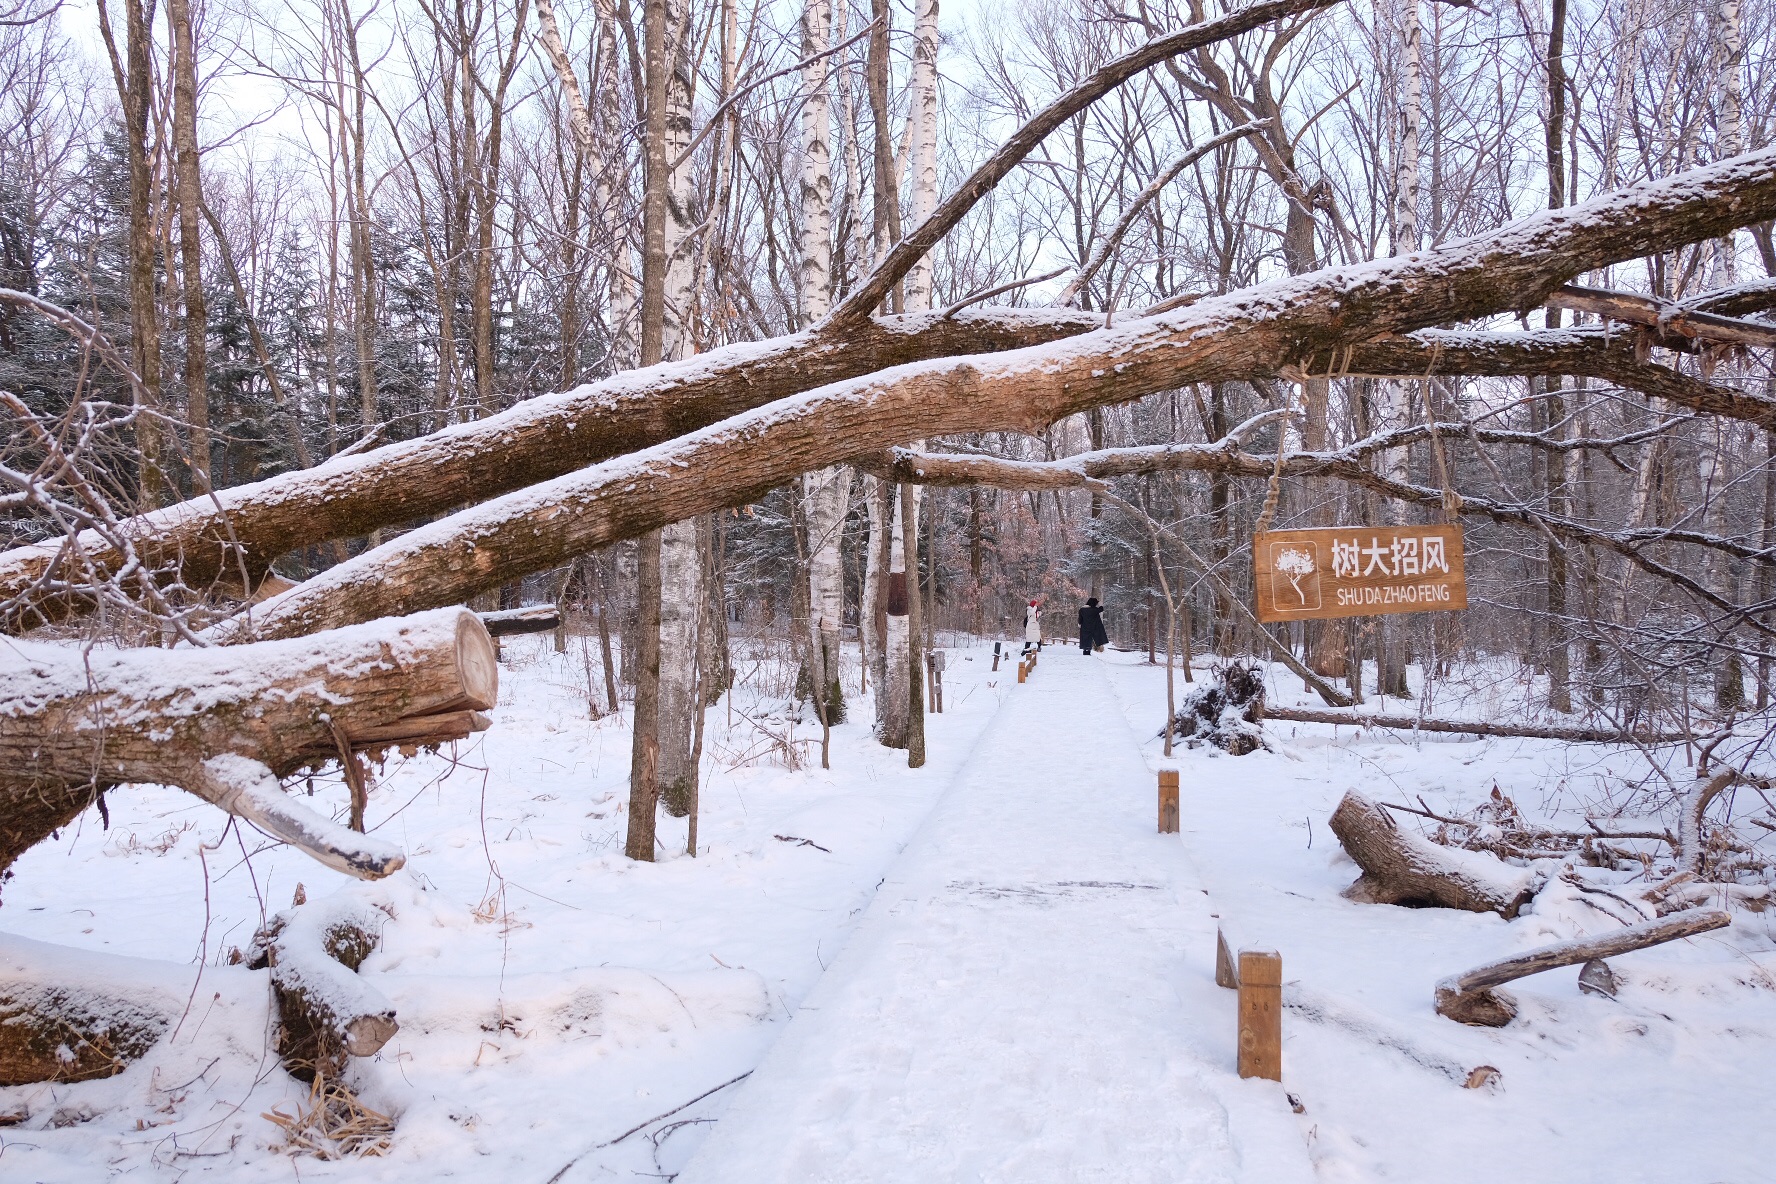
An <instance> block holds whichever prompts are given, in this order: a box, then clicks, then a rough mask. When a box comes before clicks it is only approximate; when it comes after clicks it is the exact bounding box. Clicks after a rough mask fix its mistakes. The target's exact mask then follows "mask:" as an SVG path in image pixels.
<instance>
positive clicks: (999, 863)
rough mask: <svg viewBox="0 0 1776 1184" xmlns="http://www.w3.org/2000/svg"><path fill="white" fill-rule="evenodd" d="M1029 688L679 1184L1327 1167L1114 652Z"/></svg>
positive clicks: (1293, 1172)
mask: <svg viewBox="0 0 1776 1184" xmlns="http://www.w3.org/2000/svg"><path fill="white" fill-rule="evenodd" d="M1011 692H1012V693H1011V698H1010V699H1009V701H1008V702H1007V703H1006V705H1005V706H1004V707H1003V708H1001V710H1000V712H999V714H998V716H997V717H996V718H995V719H994V720H993V722H992V723H991V724H990V725H989V726H988V728H987V730H986V732H985V733H984V734H983V736H982V738H981V741H980V743H979V744H978V746H977V747H976V748H975V750H974V752H973V754H972V755H971V756H970V758H969V759H968V761H967V762H966V764H965V765H964V766H963V767H962V769H961V770H960V772H959V773H958V774H957V777H956V780H955V781H954V782H953V783H952V786H951V788H950V790H949V791H948V793H947V794H946V795H945V797H944V798H943V799H942V800H941V801H940V802H939V804H938V805H937V807H936V809H935V810H934V811H933V813H932V815H931V816H930V817H929V818H928V819H927V820H926V822H925V824H924V826H923V827H922V828H921V830H920V831H919V833H918V835H917V837H916V838H915V839H914V840H913V842H912V843H911V844H910V845H909V846H908V848H907V850H906V852H905V853H904V854H903V855H902V856H901V858H900V859H899V860H898V861H897V862H896V863H895V864H894V865H893V867H892V868H891V869H890V871H889V872H888V874H887V877H886V879H885V880H884V882H883V884H882V886H881V887H880V889H879V890H878V891H877V893H876V897H875V900H874V902H873V903H872V904H871V906H870V909H869V911H868V913H867V914H866V915H865V916H864V918H863V920H862V922H861V923H860V925H859V927H858V930H857V932H856V934H855V935H854V936H853V937H852V939H851V941H850V942H849V944H848V945H847V946H846V948H845V949H844V951H843V952H842V953H841V954H840V956H839V957H838V958H837V959H836V960H835V961H834V962H833V964H832V966H831V968H830V969H829V970H828V972H827V973H826V975H825V976H824V977H823V978H822V979H821V981H820V982H819V983H818V984H817V985H816V986H815V988H814V990H813V991H812V992H811V993H810V994H809V995H808V997H807V998H806V999H805V1000H804V1001H803V1003H802V1005H801V1007H800V1008H799V1010H798V1011H797V1012H796V1015H795V1018H794V1019H793V1020H792V1021H791V1023H790V1024H789V1026H788V1029H787V1030H786V1031H785V1033H784V1034H783V1037H782V1039H781V1040H780V1041H779V1042H778V1043H777V1045H776V1046H775V1047H773V1049H772V1050H771V1052H770V1053H769V1054H768V1055H767V1056H766V1058H765V1060H764V1062H763V1063H762V1064H761V1065H760V1067H759V1068H758V1070H757V1071H756V1072H755V1073H754V1074H753V1075H752V1077H751V1079H750V1080H748V1081H747V1082H746V1083H745V1084H744V1086H742V1087H741V1089H740V1090H739V1092H738V1093H737V1095H736V1097H735V1099H734V1101H733V1104H732V1106H731V1107H730V1109H729V1110H728V1112H727V1113H726V1114H725V1115H724V1116H723V1117H722V1119H721V1121H720V1122H719V1124H718V1125H717V1126H716V1128H715V1130H714V1131H713V1133H712V1134H711V1135H710V1137H709V1138H708V1140H707V1141H706V1142H705V1143H704V1145H703V1147H702V1148H701V1150H700V1151H699V1152H698V1154H697V1155H696V1156H695V1157H694V1158H693V1159H692V1161H691V1163H690V1164H689V1166H688V1167H687V1168H686V1169H685V1171H684V1172H683V1173H682V1174H681V1175H680V1176H679V1177H678V1179H679V1182H680V1184H716V1182H718V1181H719V1182H722V1184H734V1182H738V1181H744V1182H746V1184H776V1182H779V1181H782V1182H789V1181H812V1180H819V1181H823V1182H835V1184H836V1182H852V1181H882V1182H884V1184H886V1182H889V1181H913V1180H931V1181H937V1180H947V1181H969V1182H973V1181H981V1182H996V1181H1005V1182H1006V1184H1011V1182H1014V1181H1015V1182H1017V1184H1035V1182H1038V1181H1069V1182H1081V1181H1099V1180H1103V1181H1117V1182H1119V1184H1123V1182H1126V1184H1137V1182H1142V1181H1155V1182H1158V1181H1167V1182H1172V1181H1180V1180H1189V1181H1200V1182H1205V1184H1206V1182H1211V1181H1235V1180H1238V1181H1241V1182H1242V1184H1268V1182H1270V1181H1295V1180H1302V1181H1305V1180H1310V1179H1312V1170H1311V1168H1310V1166H1309V1163H1308V1159H1307V1154H1306V1148H1305V1145H1304V1143H1303V1141H1302V1138H1301V1135H1300V1133H1299V1131H1298V1130H1297V1129H1295V1123H1294V1121H1293V1119H1292V1116H1291V1115H1290V1114H1289V1112H1288V1109H1287V1105H1286V1102H1285V1099H1284V1096H1283V1093H1282V1090H1281V1088H1280V1087H1279V1086H1276V1085H1274V1084H1272V1083H1268V1082H1257V1081H1240V1080H1239V1079H1238V1078H1236V1077H1235V1076H1234V1074H1233V1071H1232V1066H1233V1045H1234V998H1233V993H1232V992H1229V991H1218V990H1217V989H1216V988H1215V986H1214V985H1213V982H1212V962H1213V953H1214V941H1215V924H1216V922H1215V919H1214V917H1213V915H1212V909H1213V906H1212V904H1211V902H1210V899H1209V897H1208V895H1207V894H1206V892H1205V891H1204V889H1203V887H1202V885H1201V880H1200V877H1199V876H1198V875H1197V873H1196V871H1195V869H1194V868H1193V866H1192V865H1191V863H1190V861H1189V859H1188V857H1187V856H1186V855H1185V852H1184V848H1183V846H1182V845H1181V844H1180V843H1179V841H1178V838H1177V836H1173V835H1165V836H1162V835H1158V834H1156V833H1155V832H1156V820H1155V812H1156V804H1155V798H1156V790H1155V787H1154V777H1153V774H1152V772H1151V771H1150V770H1149V769H1148V766H1147V764H1146V762H1145V761H1144V760H1143V759H1142V756H1141V754H1140V749H1139V745H1138V743H1137V741H1136V739H1135V737H1134V735H1133V734H1132V732H1131V730H1130V728H1129V725H1128V724H1127V722H1126V721H1125V719H1124V717H1123V714H1122V711H1121V709H1120V707H1119V706H1118V703H1117V700H1116V697H1115V695H1114V694H1113V692H1112V690H1111V687H1110V683H1109V679H1108V678H1107V677H1106V674H1105V672H1104V669H1103V667H1102V665H1101V663H1100V662H1099V661H1098V660H1097V659H1095V658H1094V659H1087V658H1084V657H1082V656H1081V655H1079V654H1078V653H1077V652H1073V651H1069V650H1061V649H1055V648H1051V649H1049V650H1048V651H1046V652H1045V653H1044V655H1043V657H1042V659H1041V662H1040V667H1039V669H1038V670H1037V671H1036V673H1035V674H1034V675H1033V676H1032V679H1031V681H1030V682H1029V683H1027V684H1025V685H1023V686H1013V687H1012V688H1011Z"/></svg>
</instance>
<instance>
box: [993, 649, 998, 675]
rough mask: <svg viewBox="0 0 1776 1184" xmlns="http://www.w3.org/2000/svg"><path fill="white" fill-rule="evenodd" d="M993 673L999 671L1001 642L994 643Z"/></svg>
mask: <svg viewBox="0 0 1776 1184" xmlns="http://www.w3.org/2000/svg"><path fill="white" fill-rule="evenodd" d="M993 673H994V674H997V673H999V643H998V642H996V641H995V642H994V643H993Z"/></svg>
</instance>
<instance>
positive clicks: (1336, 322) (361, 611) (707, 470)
mask: <svg viewBox="0 0 1776 1184" xmlns="http://www.w3.org/2000/svg"><path fill="white" fill-rule="evenodd" d="M1769 216H1776V149H1767V150H1764V151H1762V152H1755V153H1748V154H1746V155H1743V156H1738V157H1734V158H1732V159H1731V160H1726V161H1721V162H1719V163H1718V164H1713V165H1709V166H1706V167H1704V168H1700V169H1695V170H1692V171H1690V172H1687V173H1681V174H1678V175H1676V176H1672V177H1667V178H1663V179H1661V180H1658V181H1650V182H1645V183H1642V184H1640V185H1636V186H1632V187H1629V188H1627V189H1623V190H1619V191H1617V192H1614V193H1608V194H1603V195H1600V196H1599V197H1596V198H1593V199H1592V200H1590V201H1588V202H1584V203H1581V204H1579V205H1575V206H1570V207H1567V208H1565V209H1561V210H1557V211H1552V212H1548V213H1542V214H1537V215H1533V216H1531V217H1529V218H1525V219H1523V220H1521V221H1519V222H1516V223H1513V224H1511V225H1509V226H1505V227H1502V228H1500V229H1498V230H1495V231H1491V232H1489V233H1486V234H1481V235H1476V236H1474V237H1473V238H1470V239H1465V240H1462V241H1460V242H1452V243H1447V244H1444V245H1442V246H1439V247H1437V248H1435V249H1432V250H1428V251H1423V252H1418V253H1415V254H1411V255H1404V256H1397V257H1394V258H1390V259H1385V260H1376V261H1374V262H1370V263H1363V264H1357V265H1353V266H1349V267H1335V268H1328V269H1326V270H1323V271H1319V272H1314V273H1312V274H1309V275H1302V276H1295V277H1291V278H1289V279H1285V280H1277V281H1273V282H1270V283H1266V284H1260V285H1256V286H1254V287H1252V288H1248V289H1244V290H1242V291H1238V292H1233V293H1229V294H1227V295H1225V296H1217V297H1213V298H1209V299H1205V300H1202V301H1199V302H1198V303H1196V304H1193V305H1191V306H1190V307H1188V308H1185V309H1180V310H1178V311H1176V312H1168V313H1165V314H1162V315H1160V316H1156V317H1149V318H1144V319H1139V320H1135V321H1132V322H1130V323H1128V324H1125V325H1117V326H1116V327H1114V328H1111V329H1104V330H1099V331H1097V332H1094V333H1088V334H1084V335H1082V336H1079V337H1076V338H1073V339H1070V340H1067V341H1064V342H1060V343H1058V344H1054V345H1046V346H1037V347H1031V348H1028V349H1022V350H1015V351H1011V352H1007V353H1002V354H995V355H990V356H979V355H976V356H972V357H964V358H950V359H945V360H942V361H934V362H923V363H918V364H913V365H907V366H901V367H898V368H896V369H893V370H888V371H884V372H882V373H879V374H875V375H871V376H870V377H867V378H861V379H854V380H851V381H848V382H844V383H838V384H835V385H832V386H828V387H825V388H822V389H820V390H816V391H810V392H808V393H807V394H805V395H800V396H797V397H795V398H793V399H786V400H783V401H781V402H778V403H773V404H769V405H766V406H763V407H760V408H758V409H756V410H754V411H750V412H747V413H746V414H743V415H738V416H735V417H733V418H732V419H729V420H726V421H724V422H722V423H719V424H715V425H712V426H710V427H708V428H704V429H702V430H700V431H697V432H693V433H691V434H689V435H686V436H683V437H681V438H679V439H676V440H673V441H671V442H670V443H666V444H661V445H659V446H657V447H654V448H649V449H646V450H644V451H642V452H639V453H636V454H634V455H632V456H626V457H623V458H621V459H618V460H613V461H609V462H606V463H604V464H600V465H595V466H593V467H591V468H589V469H586V470H584V471H581V472H578V473H574V474H572V475H570V476H565V477H561V478H557V479H556V480H553V481H550V482H547V483H545V484H542V485H538V486H534V487H532V488H530V489H526V490H523V491H520V492H518V493H513V494H507V495H505V496H504V497H501V498H496V499H494V500H492V501H489V502H486V503H483V504H481V505H478V506H474V507H472V508H470V509H467V510H464V511H462V512H460V513H458V514H453V515H451V516H449V517H448V518H444V519H441V520H439V521H436V522H433V523H430V524H429V525H427V526H423V527H420V528H419V529H417V530H414V531H412V532H410V533H408V534H406V535H403V536H401V537H400V538H398V539H395V540H392V541H391V542H389V543H386V544H384V545H383V546H381V547H377V548H374V549H373V550H370V551H367V552H365V553H364V554H362V555H359V556H357V557H356V558H354V559H351V560H348V561H347V562H345V563H342V564H340V565H339V566H337V567H335V568H333V569H331V570H330V571H328V572H326V573H323V574H322V575H320V576H317V577H315V578H314V579H311V580H309V581H308V582H307V583H305V584H303V585H301V586H300V587H298V588H296V589H294V590H292V591H290V592H288V593H285V594H284V595H282V596H279V597H275V598H273V599H272V600H269V601H267V602H266V603H265V604H264V605H262V606H261V613H260V614H259V615H258V616H257V617H256V620H255V622H254V628H253V630H250V631H241V632H239V633H238V634H237V636H240V637H243V638H244V637H249V636H254V635H257V636H274V637H288V636H295V635H299V634H302V633H306V632H311V631H313V630H315V629H321V628H329V627H334V626H337V625H341V624H347V623H350V622H352V621H359V620H368V619H372V618H375V617H378V616H388V615H391V614H395V613H402V612H411V611H413V610H415V609H418V608H422V607H427V606H430V605H435V604H440V603H454V602H457V601H459V600H461V599H463V598H464V597H465V596H467V595H469V594H472V593H474V592H476V591H478V590H479V589H481V588H484V587H487V586H488V585H490V584H492V583H494V582H497V581H498V580H502V579H512V578H516V577H517V576H520V575H524V574H528V573H531V572H537V571H544V570H548V569H550V568H553V567H557V566H559V565H560V564H561V563H563V562H565V561H566V560H567V559H568V558H570V557H572V556H574V555H578V554H583V553H584V552H586V551H589V550H592V549H595V548H597V547H600V546H604V545H606V544H608V543H611V542H615V541H618V540H621V539H625V538H632V537H636V536H638V535H641V534H645V533H646V532H647V531H649V530H653V529H656V528H658V527H660V526H664V525H667V524H669V523H672V522H680V521H684V520H685V519H687V518H691V517H694V516H695V515H697V514H701V513H708V512H710V511H712V510H717V509H720V508H723V507H726V506H732V505H739V504H743V503H746V502H748V501H752V500H756V499H757V498H758V497H760V496H762V495H763V494H764V493H765V492H767V491H769V490H770V489H773V488H775V487H776V486H778V485H781V484H783V483H784V482H786V481H788V480H790V479H791V478H793V477H796V476H799V475H800V474H802V473H805V472H811V471H813V470H815V469H819V468H823V467H826V466H828V465H832V464H835V463H838V462H841V461H845V460H848V459H850V458H852V457H856V456H867V455H869V454H871V453H875V452H879V451H881V450H883V449H886V448H888V447H891V446H893V445H896V444H901V443H904V442H906V441H908V440H913V439H919V438H924V437H929V436H937V435H950V434H955V433H960V432H976V431H1011V430H1016V431H1030V432H1035V431H1039V430H1041V429H1042V428H1043V427H1045V426H1046V425H1048V424H1051V423H1053V422H1055V421H1056V420H1058V419H1060V418H1062V417H1064V416H1067V415H1071V414H1075V413H1078V412H1081V411H1085V410H1089V409H1090V408H1092V407H1096V406H1102V405H1104V404H1108V403H1117V402H1124V401H1127V400H1131V399H1135V398H1139V397H1141V396H1143V395H1148V394H1152V393H1154V392H1156V391H1162V390H1167V389H1172V388H1176V387H1179V386H1182V385H1187V384H1189V383H1192V382H1204V381H1219V380H1229V379H1241V378H1247V377H1250V376H1252V375H1268V374H1274V373H1276V372H1277V371H1278V369H1279V368H1280V367H1283V366H1286V365H1291V364H1295V363H1297V362H1299V361H1300V360H1302V359H1306V358H1310V357H1314V356H1317V355H1322V354H1326V353H1328V352H1329V351H1332V350H1336V349H1341V348H1343V347H1345V346H1348V345H1355V344H1357V343H1359V342H1362V341H1365V340H1369V339H1371V338H1374V337H1376V336H1378V335H1382V334H1389V333H1406V332H1410V331H1412V330H1415V329H1420V328H1426V327H1429V326H1432V325H1437V324H1445V323H1449V322H1452V321H1460V320H1464V319H1470V318H1475V317H1482V316H1489V315H1492V314H1495V313H1499V312H1505V311H1510V310H1515V309H1521V308H1529V307H1533V306H1535V305H1538V304H1540V303H1541V302H1542V299H1543V297H1545V296H1546V294H1547V293H1548V292H1550V291H1552V290H1553V289H1554V288H1556V287H1558V286H1559V285H1560V284H1562V283H1564V282H1566V280H1568V279H1570V278H1571V277H1573V276H1574V275H1578V274H1580V273H1582V272H1585V271H1589V270H1592V269H1595V268H1598V267H1601V266H1605V265H1607V264H1610V263H1615V262H1622V261H1625V260H1628V259H1632V258H1639V257H1641V256H1643V255H1646V254H1648V253H1650V252H1655V251H1660V250H1667V249H1671V248H1673V247H1676V246H1678V245H1682V244H1685V243H1689V242H1695V241H1700V240H1703V239H1708V238H1713V237H1716V236H1718V235H1719V234H1721V233H1723V232H1725V231H1726V230H1728V229H1731V228H1734V227H1737V226H1740V225H1743V224H1745V222H1747V221H1749V220H1756V219H1759V218H1763V217H1769ZM1350 468H1351V469H1352V470H1360V469H1362V466H1361V465H1359V464H1356V463H1355V462H1353V463H1352V464H1351V466H1350ZM1370 476H1373V474H1370ZM1352 479H1353V480H1354V479H1355V476H1354V473H1353V477H1352ZM1690 582H1691V583H1694V581H1690ZM1686 586H1687V585H1686Z"/></svg>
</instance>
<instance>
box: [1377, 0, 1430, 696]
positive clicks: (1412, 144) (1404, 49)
mask: <svg viewBox="0 0 1776 1184" xmlns="http://www.w3.org/2000/svg"><path fill="white" fill-rule="evenodd" d="M1399 20H1400V30H1399V32H1400V44H1399V55H1400V56H1399V70H1398V76H1397V78H1396V80H1395V83H1396V87H1397V91H1398V94H1397V101H1398V103H1399V127H1398V131H1397V134H1398V137H1399V140H1398V144H1397V145H1396V155H1395V158H1394V233H1393V247H1394V251H1393V253H1394V254H1395V255H1410V254H1411V253H1412V252H1414V251H1416V250H1418V243H1419V235H1418V185H1419V181H1418V178H1419V172H1420V167H1419V165H1420V162H1419V152H1418V138H1419V127H1420V124H1421V123H1422V121H1423V94H1424V82H1423V66H1422V63H1423V58H1422V56H1421V53H1420V44H1419V43H1420V36H1419V23H1418V0H1400V8H1399ZM1409 381H1410V380H1408V379H1390V380H1388V381H1385V382H1381V383H1378V384H1377V387H1376V390H1377V394H1378V395H1379V396H1380V398H1379V402H1380V406H1379V407H1377V408H1376V410H1377V412H1378V413H1379V415H1378V418H1379V419H1380V420H1381V422H1380V423H1379V424H1377V425H1376V427H1377V428H1378V429H1380V430H1382V431H1391V430H1394V429H1396V428H1402V427H1405V426H1406V424H1407V422H1408V421H1409V420H1410V419H1411V412H1412V391H1411V388H1410V387H1409V386H1408V385H1407V384H1408V382H1409ZM1381 464H1382V470H1383V472H1385V473H1386V474H1387V477H1388V479H1389V480H1392V481H1401V482H1404V481H1405V480H1407V478H1408V477H1409V475H1410V472H1409V466H1408V456H1407V451H1406V449H1404V448H1390V449H1388V450H1387V451H1386V452H1385V453H1383V454H1382V457H1381ZM1391 510H1392V515H1391V516H1392V517H1393V519H1394V521H1395V523H1396V524H1398V525H1404V523H1405V518H1406V514H1407V510H1406V507H1404V506H1401V505H1399V504H1397V503H1396V504H1394V505H1393V506H1392V507H1391ZM1374 626H1375V691H1376V693H1377V694H1378V695H1383V696H1387V695H1392V696H1395V697H1396V698H1406V697H1408V696H1410V695H1411V690H1410V688H1409V687H1408V686H1407V683H1406V652H1405V651H1406V646H1405V631H1406V626H1405V624H1404V623H1403V622H1399V621H1390V620H1387V619H1386V618H1383V617H1377V618H1375V621H1374Z"/></svg>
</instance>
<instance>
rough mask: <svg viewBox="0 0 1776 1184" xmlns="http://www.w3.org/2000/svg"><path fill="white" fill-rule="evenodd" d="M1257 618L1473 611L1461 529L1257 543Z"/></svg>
mask: <svg viewBox="0 0 1776 1184" xmlns="http://www.w3.org/2000/svg"><path fill="white" fill-rule="evenodd" d="M1252 564H1253V581H1252V582H1253V586H1254V587H1255V588H1256V590H1257V594H1258V619H1259V620H1260V621H1264V622H1266V623H1268V622H1271V621H1310V620H1320V619H1325V618H1329V617H1373V616H1380V615H1381V614H1383V613H1424V612H1436V611H1439V610H1443V609H1459V608H1467V607H1468V586H1467V581H1466V578H1465V577H1464V575H1463V572H1462V528H1461V527H1459V526H1329V527H1324V528H1320V529H1315V530H1273V531H1269V532H1266V533H1263V534H1258V535H1254V536H1253V538H1252Z"/></svg>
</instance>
